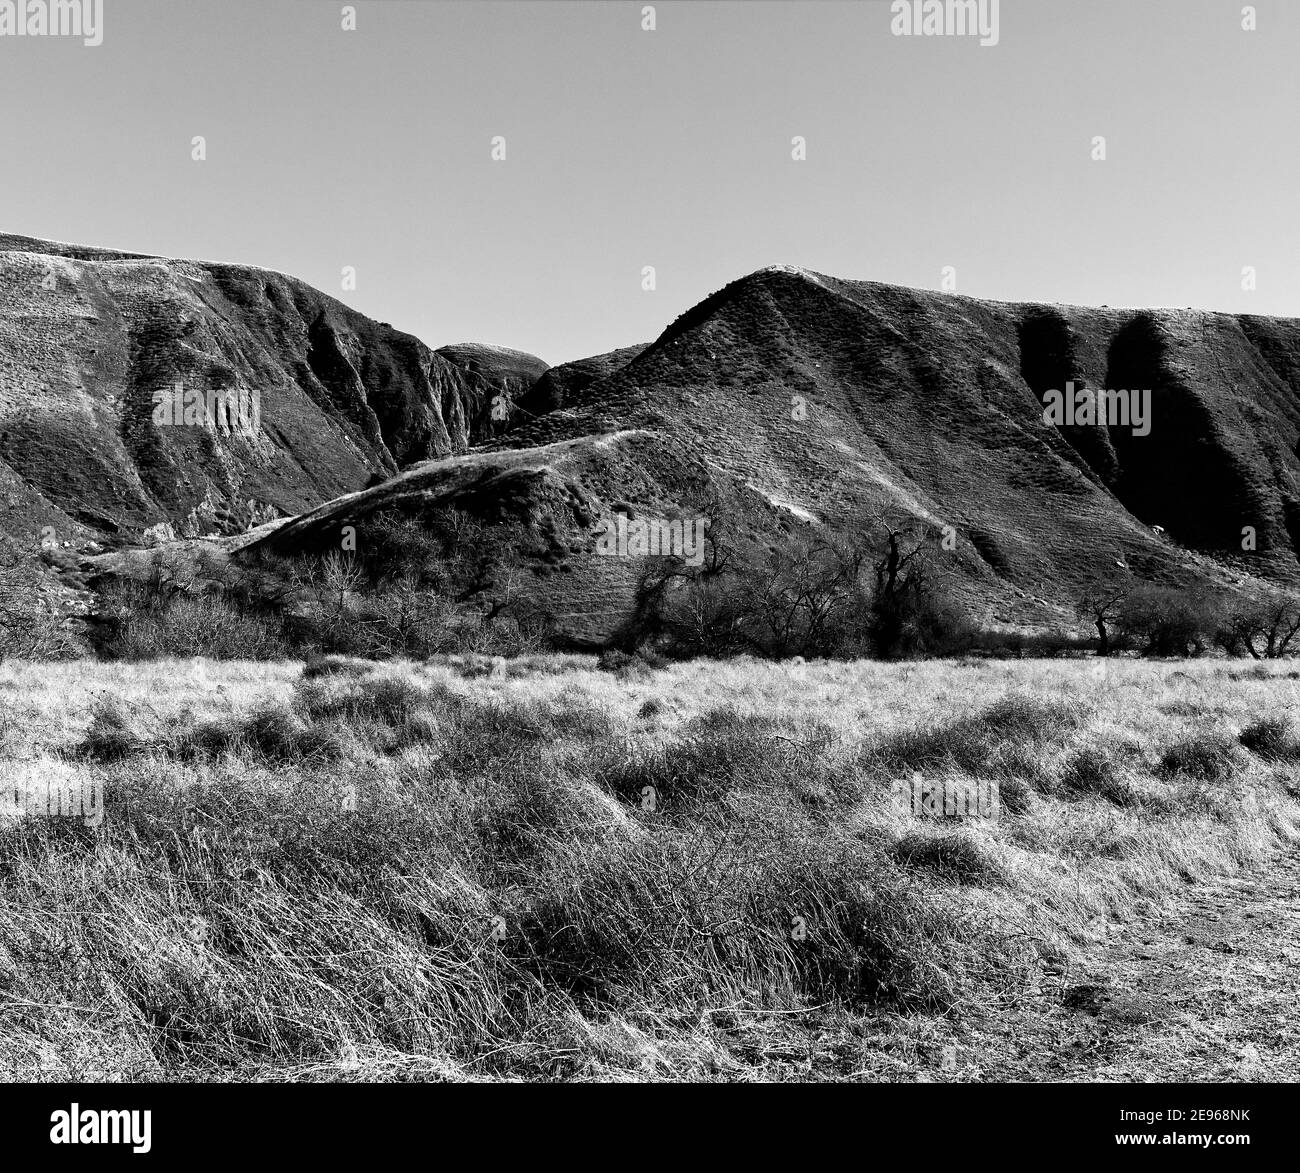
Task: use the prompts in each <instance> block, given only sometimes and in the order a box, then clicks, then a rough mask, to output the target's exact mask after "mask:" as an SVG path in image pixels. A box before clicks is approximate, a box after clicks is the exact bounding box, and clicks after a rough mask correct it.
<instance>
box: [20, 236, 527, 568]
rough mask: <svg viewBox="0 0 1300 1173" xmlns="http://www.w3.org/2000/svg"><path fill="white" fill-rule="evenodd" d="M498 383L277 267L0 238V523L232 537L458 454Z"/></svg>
mask: <svg viewBox="0 0 1300 1173" xmlns="http://www.w3.org/2000/svg"><path fill="white" fill-rule="evenodd" d="M492 350H493V348H482V354H483V355H484V356H485V355H487V354H488V353H489V352H491V351H492ZM499 353H506V352H499ZM509 354H510V355H511V363H512V366H513V370H512V372H511V374H510V380H511V385H512V387H513V388H514V391H515V393H519V392H520V390H521V389H522V388H523V387H524V386H525V385H528V384H531V382H532V381H534V380H535V379H536V378H537V377H538V376H539V375H540V374H541V373H542V371H544V370H545V368H546V364H545V363H542V362H541V360H539V359H534V358H532V356H527V355H521V354H518V352H509ZM480 357H482V356H480ZM500 383H501V373H500V371H499V370H497V369H492V368H485V367H484V366H483V364H482V362H481V361H480V362H479V363H477V364H475V363H471V362H470V361H469V356H468V355H467V353H466V352H465V350H464V348H461V349H457V348H449V349H448V350H447V351H445V352H441V353H435V352H434V351H431V350H430V349H429V348H428V347H427V346H425V345H424V344H423V343H421V342H420V341H418V340H417V339H415V338H413V337H411V336H410V335H408V334H403V333H401V332H400V331H398V330H394V329H393V328H392V327H391V326H387V325H384V324H381V323H377V322H374V321H371V320H370V319H368V318H366V317H365V316H364V315H362V314H359V313H357V312H356V311H354V310H352V309H349V308H348V307H347V306H345V305H343V304H341V303H340V302H337V301H335V300H334V299H333V298H330V297H327V296H325V295H324V294H322V293H320V292H319V291H317V290H315V289H312V288H311V287H310V286H308V285H306V284H304V283H303V282H301V281H297V280H295V279H293V278H290V277H285V276H282V275H280V274H278V273H272V272H269V271H266V270H260V269H254V268H250V267H246V266H238V265H222V264H212V263H207V262H197V261H176V260H165V259H163V258H159V257H148V256H140V255H136V254H128V253H119V252H113V251H110V250H105V249H91V248H81V247H76V246H71V245H63V244H56V243H53V242H48V241H37V240H31V239H28V238H25V237H15V236H0V486H3V490H4V491H3V497H2V499H0V500H2V502H3V504H2V505H0V533H7V534H10V535H17V536H21V537H23V538H24V539H27V538H30V537H32V536H33V535H34V534H35V533H36V532H39V530H40V528H41V527H43V526H46V525H48V526H51V527H52V528H53V529H54V530H55V532H56V533H57V534H58V535H59V536H60V537H61V538H63V539H64V540H66V539H67V538H68V537H72V538H81V539H85V538H89V537H95V538H99V539H107V540H110V541H118V542H121V543H124V544H132V543H138V542H140V541H141V540H143V538H144V535H145V533H146V531H149V530H154V531H155V532H159V533H164V534H165V533H169V532H174V533H176V534H177V535H184V536H196V535H202V534H207V533H214V532H215V533H236V532H240V531H243V530H245V529H247V528H248V526H249V524H250V523H254V522H258V521H262V520H265V519H267V518H272V517H276V516H281V517H283V516H292V515H295V514H298V513H301V512H303V511H304V510H307V509H311V508H313V507H314V506H316V505H318V504H319V503H320V502H321V501H323V500H328V499H331V498H334V497H337V496H339V495H340V494H343V493H346V492H349V491H352V490H355V489H358V488H360V487H362V486H363V485H365V484H366V483H367V482H369V481H373V480H376V479H383V478H385V477H387V476H391V475H392V474H393V473H395V472H397V470H398V469H400V468H402V467H405V466H406V465H408V464H410V463H412V462H417V461H421V460H425V459H428V458H430V457H437V456H446V455H450V454H453V453H456V452H462V451H464V450H466V448H467V447H468V446H469V445H470V444H471V443H474V442H476V441H478V440H479V439H482V438H484V437H486V436H487V435H488V434H489V431H490V428H489V425H490V420H491V404H492V397H493V395H494V394H495V393H496V392H497V390H498V388H499V386H500ZM187 397H188V398H187ZM177 404H179V405H182V406H184V405H186V404H188V405H191V406H192V405H195V404H197V405H198V407H199V409H200V410H199V411H196V412H195V413H194V414H193V415H185V414H183V412H182V413H178V412H176V411H172V410H171V407H170V406H169V405H177ZM214 404H216V405H221V404H225V405H228V406H229V407H230V409H231V410H229V411H225V410H223V409H222V407H220V406H218V407H217V410H215V411H211V410H209V411H207V412H206V413H203V412H202V410H201V409H203V408H205V407H211V406H212V405H214ZM160 407H162V408H164V410H163V412H162V415H161V417H160V416H159V414H158V410H157V409H158V408H160ZM167 527H170V530H168V529H167Z"/></svg>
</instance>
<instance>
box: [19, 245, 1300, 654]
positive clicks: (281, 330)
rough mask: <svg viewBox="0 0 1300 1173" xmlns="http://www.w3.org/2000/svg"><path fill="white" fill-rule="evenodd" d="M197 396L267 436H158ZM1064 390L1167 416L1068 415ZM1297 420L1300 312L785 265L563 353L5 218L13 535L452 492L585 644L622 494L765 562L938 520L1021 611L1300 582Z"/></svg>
mask: <svg viewBox="0 0 1300 1173" xmlns="http://www.w3.org/2000/svg"><path fill="white" fill-rule="evenodd" d="M176 386H181V387H183V388H185V389H197V390H199V391H201V392H202V393H203V394H204V395H206V396H208V397H211V395H212V394H218V395H220V394H227V395H230V396H233V397H235V398H237V399H239V401H240V402H243V401H244V400H245V399H247V397H248V396H249V395H250V394H251V393H252V392H254V391H255V392H256V393H257V401H258V408H259V413H260V414H259V418H258V419H257V420H256V426H252V427H250V426H246V421H245V420H244V419H243V417H240V418H239V420H238V421H236V422H234V423H230V424H229V425H227V424H226V422H225V421H224V420H222V421H219V422H218V423H217V424H216V425H215V426H200V427H192V426H174V425H169V424H166V423H164V424H161V425H160V424H159V422H158V419H157V416H156V414H155V411H156V404H157V401H158V393H159V391H160V390H163V389H166V388H169V387H176ZM1071 387H1072V388H1074V389H1076V390H1079V389H1084V388H1089V389H1092V390H1093V391H1097V392H1109V393H1110V395H1111V397H1112V400H1113V401H1121V402H1124V403H1126V404H1127V403H1130V402H1131V403H1132V404H1133V406H1134V413H1135V415H1136V413H1137V412H1138V410H1139V404H1140V405H1141V411H1142V412H1144V413H1145V414H1144V418H1142V419H1140V420H1139V419H1137V418H1132V419H1130V418H1127V417H1125V418H1116V417H1114V416H1112V417H1111V418H1109V419H1107V418H1103V419H1101V420H1098V419H1097V418H1095V417H1088V416H1086V415H1081V416H1079V417H1077V418H1076V417H1075V416H1073V415H1072V416H1070V417H1069V418H1068V419H1066V420H1064V421H1060V422H1059V424H1058V423H1057V422H1049V419H1051V417H1050V415H1049V414H1048V413H1047V412H1046V411H1045V404H1046V405H1051V404H1052V403H1053V402H1054V401H1057V400H1059V396H1060V394H1061V393H1064V392H1066V390H1067V389H1068V388H1071ZM1119 392H1123V393H1125V395H1126V396H1128V397H1129V398H1127V399H1124V398H1122V397H1118V396H1117V393H1119ZM241 396H242V397H243V398H240V397H241ZM1099 399H1100V401H1102V402H1104V401H1105V400H1106V396H1105V395H1101V396H1099ZM241 421H242V422H241ZM1298 439H1300V323H1298V322H1296V321H1293V320H1289V319H1279V318H1268V317H1256V316H1246V315H1231V314H1218V313H1204V312H1195V311H1191V310H1118V309H1108V308H1101V309H1086V308H1077V307H1066V306H1045V305H1034V304H1011V303H996V302H989V301H982V300H977V299H974V298H969V297H962V296H956V295H950V294H939V293H932V292H925V291H918V290H911V289H903V288H898V287H893V286H888V285H882V284H877V283H872V282H857V281H845V280H838V279H835V278H831V277H827V276H823V275H820V274H816V273H811V272H808V271H806V270H800V269H793V268H788V267H776V268H770V269H764V270H761V271H759V272H757V273H754V274H751V275H749V276H747V277H744V278H741V279H740V280H738V281H735V282H733V283H732V284H731V285H729V286H727V287H726V288H725V289H722V290H720V291H719V292H717V293H715V294H713V295H712V296H710V297H708V298H706V299H705V300H704V301H703V302H701V303H700V304H699V305H697V306H695V307H694V308H692V309H690V310H689V311H687V312H686V313H685V314H683V315H681V317H679V318H678V319H677V320H676V321H675V322H673V323H672V324H671V325H669V326H668V328H667V329H666V330H665V331H664V332H663V333H662V334H661V335H660V337H659V338H658V339H656V340H655V341H654V342H652V343H651V344H649V345H648V346H642V347H629V348H626V349H623V350H619V351H614V352H611V353H610V354H607V355H602V356H597V357H594V358H590V359H584V360H582V361H580V362H575V363H568V364H564V365H562V366H560V367H555V368H551V369H547V366H546V364H545V363H543V362H541V361H540V360H538V359H535V358H533V357H532V356H529V355H525V354H522V353H520V352H517V351H511V350H506V349H503V348H497V347H486V346H477V345H473V344H465V345H460V346H452V347H444V348H442V349H441V350H431V349H429V348H428V347H427V346H425V345H424V344H422V343H421V342H419V341H418V340H417V339H415V338H413V337H411V336H410V335H407V334H403V333H401V332H400V331H397V330H394V329H392V328H391V327H389V326H386V325H381V324H378V323H376V322H373V321H371V320H369V319H367V318H366V317H364V316H363V315H361V314H359V313H356V312H355V311H353V310H351V309H349V308H348V307H346V306H344V305H342V304H341V303H339V302H337V301H335V300H333V299H332V298H329V297H327V296H325V295H323V294H321V293H319V292H317V291H316V290H314V289H312V288H310V287H309V286H306V285H304V284H303V283H301V282H298V281H295V280H293V279H291V278H288V277H283V276H280V275H278V274H275V273H270V272H266V271H262V270H257V269H252V268H248V267H242V266H233V265H218V264H211V263H206V262H203V263H200V262H189V261H170V260H163V259H160V258H154V257H143V256H132V255H127V254H122V253H112V252H107V251H104V250H97V249H82V248H71V247H68V246H63V245H55V244H50V243H45V242H38V241H31V240H27V239H24V238H15V237H0V480H3V482H4V488H5V496H4V500H5V508H4V512H3V513H2V514H0V530H3V531H7V532H8V533H10V534H12V535H14V536H19V537H23V538H29V537H32V536H33V535H34V534H35V532H36V531H38V530H40V528H41V527H42V526H46V525H48V526H52V527H54V529H55V530H56V532H61V533H67V534H69V535H70V536H71V538H72V540H73V543H74V544H77V543H78V542H85V541H89V540H94V541H95V542H98V543H100V544H102V545H108V546H110V547H115V548H117V549H118V550H122V549H129V548H131V547H134V546H139V545H142V544H144V543H145V542H146V541H157V540H159V535H161V536H162V537H163V538H170V537H172V536H173V535H174V536H175V537H177V538H186V537H189V538H206V539H207V540H208V541H211V542H216V543H218V544H220V543H222V542H226V545H227V547H228V549H229V550H230V551H232V552H237V556H238V557H241V558H242V557H253V556H256V554H257V553H259V552H262V553H265V552H274V553H290V554H291V553H295V552H298V551H302V550H320V549H326V548H331V547H336V546H337V536H338V534H339V533H340V532H341V530H342V528H343V527H345V526H353V527H355V529H356V531H357V533H358V534H359V539H358V540H361V541H364V539H365V533H366V527H367V526H368V525H370V524H372V523H373V522H374V520H375V519H376V518H377V517H378V516H380V515H392V514H394V513H396V514H403V515H410V516H415V517H418V516H419V515H421V514H425V513H428V512H430V511H437V510H440V509H442V508H444V507H446V506H455V507H456V508H457V509H460V510H463V511H465V512H467V513H470V514H473V515H474V516H475V517H477V518H479V519H480V520H481V522H482V524H483V525H484V526H485V527H486V529H485V530H484V531H483V532H485V533H488V534H495V535H496V536H495V537H494V538H491V539H490V540H492V541H494V542H495V543H497V545H498V546H499V548H500V552H501V554H502V557H503V558H504V559H505V560H506V561H507V562H509V563H510V565H511V567H512V571H513V573H512V574H511V575H510V582H511V587H510V589H511V591H512V592H513V596H512V597H521V596H522V597H526V598H527V599H528V600H529V603H530V605H531V606H532V607H533V608H534V609H535V610H537V611H539V612H541V613H543V614H544V615H545V616H546V617H547V619H548V620H549V621H550V622H551V623H552V624H553V625H554V628H555V630H556V632H557V634H558V635H560V636H561V638H563V639H564V640H566V641H568V642H570V643H573V644H576V645H584V646H600V645H602V644H604V643H607V642H609V641H610V640H611V639H614V638H616V637H617V636H618V634H619V632H620V631H622V630H623V629H624V628H625V626H626V624H627V623H628V622H629V620H630V618H631V617H632V616H633V615H634V614H635V612H636V609H637V607H638V605H639V600H638V590H639V584H640V583H641V582H642V580H643V577H644V573H645V571H646V568H647V565H648V562H647V558H646V557H645V556H642V555H638V554H632V555H631V556H628V557H617V558H610V557H606V556H603V555H602V554H601V553H599V552H598V549H597V542H598V537H599V535H600V533H601V532H603V530H602V526H603V523H604V522H606V521H607V520H609V519H610V518H612V517H613V516H614V515H616V514H624V515H626V516H629V517H632V518H638V517H639V518H668V517H682V516H686V517H690V516H693V515H695V514H698V513H699V512H700V511H702V510H705V509H708V510H709V511H711V514H712V516H713V519H714V521H715V522H717V523H718V524H719V525H725V528H726V531H727V533H728V536H729V538H730V539H732V540H734V542H735V544H736V546H737V548H738V549H742V550H745V551H748V552H749V554H748V556H750V557H754V558H758V557H762V556H763V554H764V552H765V551H768V550H771V549H774V548H779V547H780V546H781V545H782V544H783V543H788V542H789V541H790V540H791V538H792V537H793V536H795V535H797V534H799V533H800V532H803V531H808V530H810V529H811V530H823V529H824V530H829V531H833V532H836V533H841V534H849V533H855V532H861V531H862V530H864V529H867V528H868V527H870V526H871V525H872V524H873V523H874V522H876V521H878V520H879V519H882V518H888V519H892V520H896V521H902V522H908V523H910V524H913V525H915V526H919V527H923V528H926V529H928V530H930V531H931V532H932V533H934V534H935V535H940V534H943V535H946V537H947V541H946V542H945V543H944V546H943V549H944V554H943V559H942V563H943V565H942V570H943V573H944V575H945V578H946V579H947V580H948V582H949V584H950V588H951V591H952V593H953V594H954V597H956V598H957V599H958V600H959V601H960V602H961V603H962V604H963V605H964V608H965V610H966V611H967V612H968V613H969V614H970V615H971V616H972V617H973V618H975V619H977V620H978V621H980V622H983V623H987V624H991V625H1005V626H1009V627H1035V626H1041V625H1045V624H1052V623H1059V622H1061V621H1062V620H1063V619H1064V618H1065V617H1068V616H1069V615H1070V605H1071V599H1072V596H1073V594H1074V593H1075V592H1077V591H1078V590H1079V589H1080V587H1081V586H1082V584H1083V583H1085V582H1086V581H1088V580H1089V579H1090V578H1093V577H1095V576H1096V575H1097V574H1099V573H1102V572H1104V571H1105V570H1106V569H1107V568H1110V567H1113V566H1116V564H1119V565H1120V566H1122V567H1123V568H1124V570H1125V572H1126V573H1132V574H1133V575H1135V576H1137V577H1138V578H1142V579H1147V580H1151V581H1156V582H1163V583H1167V584H1171V585H1179V586H1197V585H1203V586H1213V587H1215V588H1216V589H1220V590H1227V591H1235V590H1240V591H1246V590H1249V589H1251V588H1252V586H1253V585H1258V584H1260V583H1263V582H1272V583H1290V584H1294V583H1296V582H1297V581H1300V561H1298V560H1297V553H1298V552H1300V455H1297V441H1298ZM250 530H251V531H252V532H251V533H249V532H248V531H250ZM212 535H216V536H212ZM237 535H240V536H238V537H236V536H237ZM231 539H235V540H231ZM651 560H652V557H651Z"/></svg>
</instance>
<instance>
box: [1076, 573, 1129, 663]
mask: <svg viewBox="0 0 1300 1173" xmlns="http://www.w3.org/2000/svg"><path fill="white" fill-rule="evenodd" d="M1131 589H1132V585H1131V583H1130V582H1129V581H1128V580H1127V579H1126V578H1122V577H1120V576H1118V575H1107V576H1106V577H1104V578H1099V579H1096V580H1094V581H1092V582H1090V583H1088V584H1087V585H1086V586H1085V587H1084V588H1083V589H1082V590H1081V591H1080V592H1079V593H1078V594H1077V595H1076V596H1075V600H1074V610H1075V614H1077V615H1078V616H1079V618H1081V619H1086V620H1087V621H1088V622H1089V623H1091V624H1092V625H1093V626H1094V627H1096V629H1097V655H1099V656H1109V655H1110V651H1111V636H1110V629H1111V627H1112V626H1113V625H1114V623H1115V621H1116V620H1117V619H1118V618H1119V616H1120V613H1121V612H1122V610H1123V607H1124V600H1125V599H1127V598H1128V596H1129V593H1130V591H1131Z"/></svg>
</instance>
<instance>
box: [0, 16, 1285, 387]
mask: <svg viewBox="0 0 1300 1173" xmlns="http://www.w3.org/2000/svg"><path fill="white" fill-rule="evenodd" d="M345 7H347V6H345V5H343V4H340V3H337V2H335V0H104V14H103V43H102V44H101V45H98V46H94V47H91V46H86V45H84V44H82V42H81V41H80V40H78V39H75V38H62V37H8V36H0V160H2V161H3V182H2V183H0V231H3V232H13V233H21V234H25V235H30V236H37V237H43V238H49V239H54V240H61V241H66V242H73V243H78V244H93V245H99V246H103V247H109V248H121V249H126V250H131V251H139V252H147V253H156V254H160V255H165V256H174V257H187V258H198V259H205V260H218V261H227V262H236V263H244V264H253V265H259V266H262V267H264V268H269V269H276V270H280V271H283V272H287V273H291V274H293V275H295V276H297V277H300V278H302V279H304V280H306V281H308V282H310V283H311V284H312V285H315V286H317V287H319V288H320V289H322V290H324V291H325V292H328V293H330V294H332V295H333V296H335V297H338V298H339V299H340V300H342V301H344V302H346V303H348V304H350V305H352V306H353V307H355V308H356V309H358V310H360V311H361V312H363V313H366V314H368V315H370V316H371V317H374V318H377V319H379V320H381V321H386V322H391V323H392V324H393V325H394V326H397V327H398V328H399V329H402V330H406V331H409V332H410V333H412V334H415V335H417V336H418V337H419V338H421V339H423V340H424V341H425V342H426V343H428V344H429V345H431V346H435V347H436V346H441V345H444V344H448V343H453V342H461V341H478V342H487V343H494V344H497V345H503V346H510V347H515V348H517V349H520V350H526V351H530V352H532V353H534V354H537V355H539V356H540V357H542V358H543V359H545V360H547V361H548V362H550V363H559V362H564V361H569V360H572V359H576V358H580V357H584V356H586V355H590V354H597V353H601V352H604V351H608V350H612V349H615V348H617V347H621V346H628V345H632V344H635V343H640V342H647V341H650V340H651V339H653V338H655V337H656V336H658V334H659V333H660V332H661V331H662V330H663V329H664V327H665V326H667V325H668V323H669V322H671V321H672V320H673V318H675V317H676V316H677V315H678V314H680V313H682V312H683V311H684V310H686V309H688V308H689V307H690V306H691V305H694V304H695V303H697V302H698V301H700V300H702V299H703V298H704V297H706V296H707V295H708V294H709V293H711V292H712V291H714V290H716V289H718V288H720V287H722V286H723V285H725V284H726V283H727V282H729V281H731V280H734V279H735V278H737V277H740V276H742V275H744V274H745V273H748V272H752V271H753V270H755V269H759V268H762V267H763V266H765V265H770V264H787V265H798V266H801V267H804V268H808V269H813V270H816V271H818V272H823V273H829V274H832V275H834V276H837V277H846V278H853V279H862V280H877V281H888V282H893V283H896V284H901V285H910V286H917V287H922V288H931V289H938V288H942V287H944V281H945V271H947V272H948V278H949V280H948V286H949V287H953V286H954V285H955V288H956V290H957V291H958V292H961V293H966V294H971V295H974V296H978V297H989V298H996V299H1004V300H1012V301H1045V302H1068V303H1076V304H1107V305H1112V306H1179V307H1182V306H1195V307H1198V308H1207V309H1218V310H1227V311H1233V312H1254V313H1265V314H1279V315H1286V316H1300V216H1298V215H1297V211H1296V192H1297V191H1298V190H1300V136H1297V130H1298V129H1300V128H1298V127H1297V121H1300V100H1298V99H1300V70H1297V69H1296V62H1297V60H1300V4H1298V3H1294V2H1293V0H1261V2H1260V3H1257V4H1255V5H1254V6H1253V8H1254V9H1255V11H1256V15H1255V23H1256V26H1257V27H1256V28H1255V30H1254V31H1246V30H1244V29H1243V27H1242V25H1243V20H1244V18H1243V8H1246V7H1247V6H1245V5H1243V4H1241V3H1238V2H1231V0H1001V3H1000V5H999V6H998V41H997V44H996V45H981V44H980V43H979V38H977V37H961V36H900V35H894V34H893V32H892V31H891V30H892V27H893V26H894V25H895V23H896V17H895V15H894V13H893V12H892V11H891V4H890V2H889V0H744V2H742V0H686V2H677V3H673V2H668V3H657V4H654V5H653V6H652V7H653V9H654V24H655V28H654V30H653V31H647V30H646V29H644V28H643V24H644V23H646V21H645V16H644V14H643V10H644V9H645V8H646V7H647V6H646V4H644V3H643V2H640V0H636V2H630V3H629V2H626V0H360V2H358V3H355V4H354V5H353V6H352V7H354V8H355V11H356V20H355V23H356V28H355V30H351V29H345V28H344V27H343V25H344V23H345V17H344V12H343V10H344V9H345ZM196 136H202V137H203V139H204V140H205V143H206V158H205V159H201V160H200V159H195V158H194V157H193V156H194V147H193V145H192V144H193V140H194V138H195V137H196ZM496 136H503V137H504V139H505V158H504V159H493V157H492V154H493V139H494V137H496ZM796 136H801V137H802V139H803V140H804V143H805V144H806V147H805V149H806V158H802V159H796V158H794V157H792V156H793V155H794V154H795V153H797V152H796V150H795V147H794V146H793V140H794V139H795V137H796ZM1097 136H1102V137H1104V138H1105V158H1104V159H1099V158H1095V157H1094V156H1095V155H1096V154H1097V151H1096V148H1095V145H1094V139H1095V138H1096V137H1097ZM647 266H651V267H653V269H654V288H653V289H647V288H645V285H646V281H645V278H644V270H645V267H647ZM345 267H350V268H352V269H354V270H355V274H356V277H355V286H356V287H355V289H351V288H348V289H345V288H344V287H343V286H344V277H343V272H344V269H345ZM1247 267H1251V268H1253V269H1254V270H1255V288H1253V289H1247V288H1243V271H1244V270H1245V269H1246V268H1247ZM1245 283H1246V284H1249V281H1246V282H1245Z"/></svg>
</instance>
